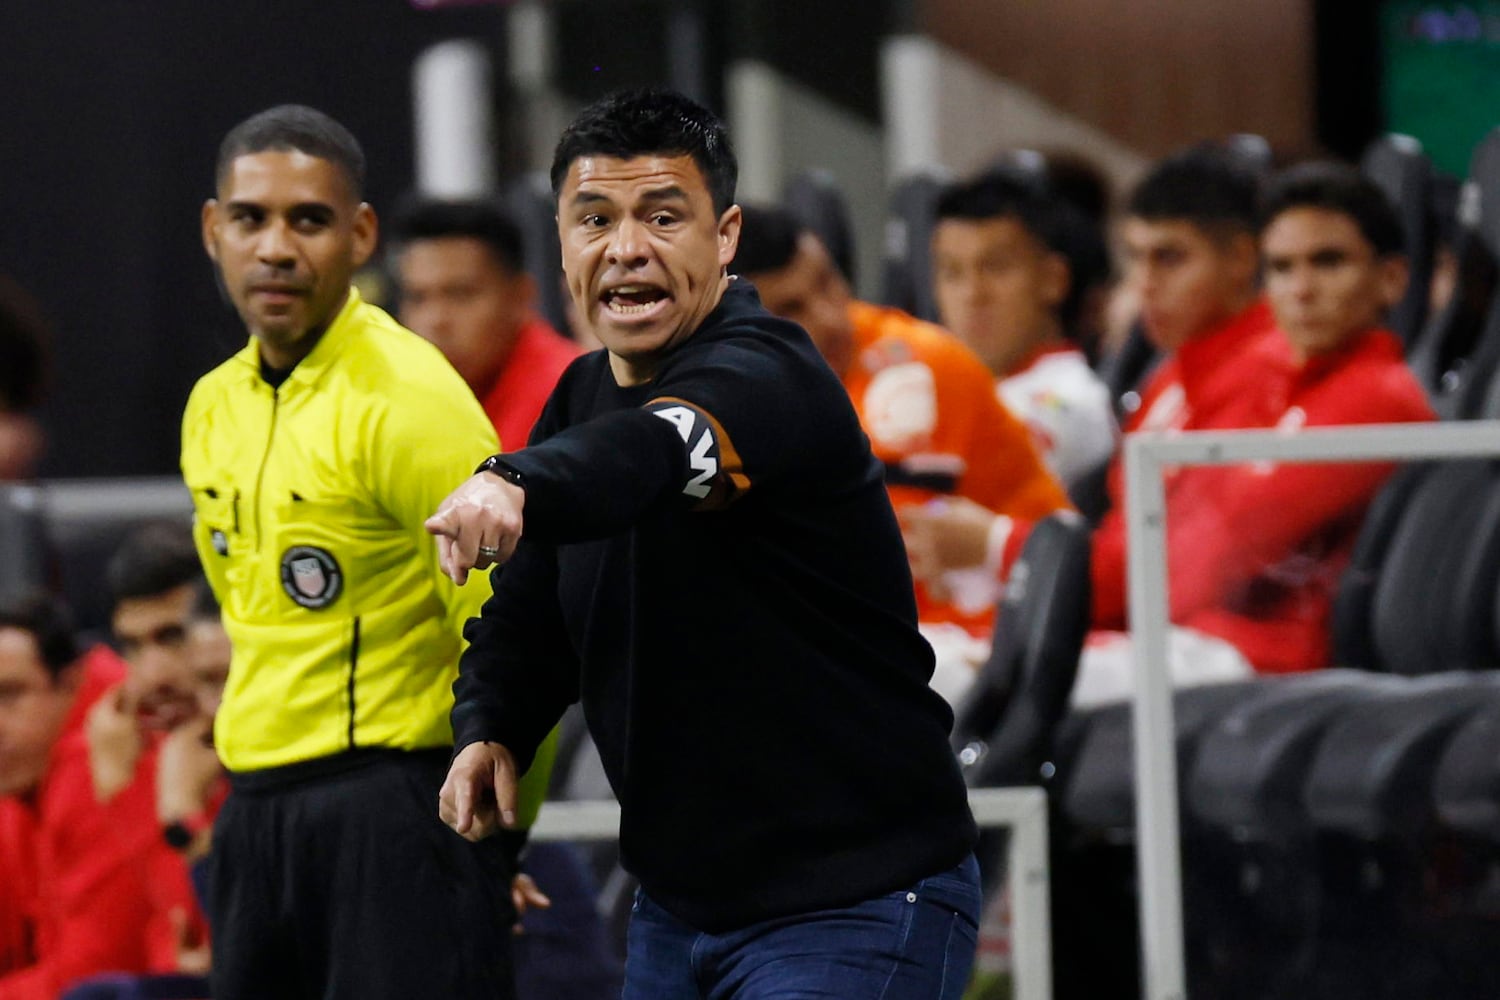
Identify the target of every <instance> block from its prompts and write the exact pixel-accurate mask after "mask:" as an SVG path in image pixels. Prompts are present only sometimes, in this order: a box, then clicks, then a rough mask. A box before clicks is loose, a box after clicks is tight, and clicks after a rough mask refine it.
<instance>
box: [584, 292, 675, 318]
mask: <svg viewBox="0 0 1500 1000" xmlns="http://www.w3.org/2000/svg"><path fill="white" fill-rule="evenodd" d="M670 297H671V296H669V295H668V294H667V293H666V290H665V289H662V288H657V287H656V286H655V285H617V286H615V287H614V288H609V289H606V290H605V292H604V294H603V295H601V296H600V297H599V301H600V302H602V303H603V304H604V308H605V309H607V310H609V311H610V312H611V313H614V314H615V315H616V316H641V315H644V314H646V313H649V312H650V311H651V310H652V309H653V308H655V307H656V306H657V305H658V304H660V303H662V302H665V301H666V300H667V299H669V298H670Z"/></svg>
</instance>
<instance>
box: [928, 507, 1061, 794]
mask: <svg viewBox="0 0 1500 1000" xmlns="http://www.w3.org/2000/svg"><path fill="white" fill-rule="evenodd" d="M1089 541H1090V529H1089V526H1088V524H1087V523H1086V522H1085V521H1084V519H1083V518H1082V517H1080V516H1079V515H1077V514H1075V513H1072V512H1071V511H1063V512H1059V513H1057V514H1053V515H1051V516H1049V517H1046V518H1043V519H1042V520H1041V521H1039V522H1037V524H1036V525H1035V526H1034V527H1033V528H1032V530H1031V534H1030V535H1029V536H1028V537H1027V539H1026V544H1025V545H1024V546H1023V547H1022V550H1021V554H1020V557H1019V558H1018V559H1017V560H1016V562H1015V565H1014V566H1012V567H1011V571H1010V575H1009V576H1008V577H1007V579H1006V582H1005V592H1004V595H1003V596H1002V597H1001V599H1000V605H999V609H998V615H997V619H996V624H995V633H994V641H993V643H992V644H991V646H990V655H989V659H988V660H986V661H985V664H984V667H983V668H982V669H981V670H980V673H979V677H978V679H977V680H976V681H975V682H974V686H973V687H972V688H971V689H970V690H969V693H968V695H967V696H966V697H965V699H964V700H963V702H962V704H961V705H960V706H959V708H958V711H957V712H956V713H955V720H954V726H953V744H954V747H955V749H957V751H958V753H959V760H960V762H961V764H962V765H963V766H964V773H965V778H966V780H968V782H969V783H970V784H971V785H976V786H985V787H994V786H998V785H1014V784H1027V783H1031V782H1035V781H1037V780H1039V778H1040V777H1041V775H1040V769H1041V767H1042V765H1043V763H1044V762H1045V761H1046V760H1047V759H1048V758H1049V757H1050V755H1051V751H1052V740H1053V735H1054V732H1055V730H1056V728H1057V724H1058V721H1059V720H1060V719H1061V718H1062V716H1063V713H1064V712H1065V711H1066V710H1067V706H1068V696H1069V694H1070V693H1071V692H1072V690H1073V678H1074V676H1075V675H1076V674H1077V671H1078V655H1079V652H1080V651H1081V650H1082V648H1083V640H1084V636H1085V635H1086V634H1087V632H1088V627H1089V602H1090V591H1089V555H1090V545H1089Z"/></svg>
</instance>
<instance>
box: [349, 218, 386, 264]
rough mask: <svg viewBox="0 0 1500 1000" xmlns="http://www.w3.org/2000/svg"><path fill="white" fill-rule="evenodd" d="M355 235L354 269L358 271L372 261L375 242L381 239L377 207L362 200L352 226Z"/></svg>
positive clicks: (351, 229)
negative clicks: (376, 212) (372, 206)
mask: <svg viewBox="0 0 1500 1000" xmlns="http://www.w3.org/2000/svg"><path fill="white" fill-rule="evenodd" d="M350 231H351V232H352V234H353V236H354V269H355V270H356V271H357V270H359V269H360V268H362V267H364V266H365V265H366V264H367V263H369V261H370V257H371V256H373V255H374V253H375V244H376V242H378V241H379V239H380V222H379V220H378V219H376V218H375V209H373V208H371V207H370V203H369V202H367V201H362V202H360V203H359V207H358V208H356V209H355V210H354V223H353V225H352V226H351V227H350Z"/></svg>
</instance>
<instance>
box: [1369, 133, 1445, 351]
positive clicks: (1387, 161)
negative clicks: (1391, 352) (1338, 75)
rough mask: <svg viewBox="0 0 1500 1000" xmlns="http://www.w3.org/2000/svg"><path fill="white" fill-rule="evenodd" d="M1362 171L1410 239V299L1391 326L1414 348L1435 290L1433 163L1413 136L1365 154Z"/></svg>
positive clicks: (1389, 140)
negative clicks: (1433, 262) (1394, 212)
mask: <svg viewBox="0 0 1500 1000" xmlns="http://www.w3.org/2000/svg"><path fill="white" fill-rule="evenodd" d="M1360 169H1361V170H1362V171H1363V172H1364V174H1365V176H1366V177H1368V178H1369V179H1370V180H1372V181H1374V182H1375V184H1376V185H1377V186H1378V187H1379V188H1380V189H1381V190H1382V191H1384V192H1385V195H1386V197H1387V198H1389V199H1390V201H1391V206H1392V207H1393V208H1395V210H1396V214H1397V215H1398V216H1399V217H1400V219H1401V227H1402V229H1403V231H1404V232H1405V234H1406V260H1407V266H1408V271H1409V277H1408V279H1407V284H1406V293H1405V294H1404V295H1403V296H1402V297H1401V301H1400V302H1398V303H1397V304H1396V306H1395V307H1394V308H1393V309H1392V310H1391V312H1390V315H1389V317H1388V318H1387V323H1388V325H1389V326H1390V328H1391V329H1392V330H1393V331H1395V333H1396V334H1397V335H1398V336H1400V337H1401V339H1402V341H1403V342H1405V343H1406V344H1407V345H1411V344H1412V343H1414V342H1415V341H1416V340H1417V338H1418V336H1419V335H1420V334H1421V333H1422V328H1423V326H1424V325H1425V324H1426V322H1427V303H1428V299H1429V288H1430V286H1431V284H1432V257H1433V244H1434V237H1435V225H1434V221H1433V218H1432V185H1433V168H1432V161H1431V160H1430V159H1428V157H1427V154H1426V153H1425V152H1423V150H1422V144H1421V143H1420V142H1419V141H1417V140H1416V139H1414V138H1412V137H1411V136H1409V135H1385V136H1381V137H1380V138H1378V139H1376V140H1375V141H1374V142H1373V143H1371V144H1370V147H1369V148H1368V149H1366V150H1365V155H1364V156H1363V157H1362V158H1361V160H1360Z"/></svg>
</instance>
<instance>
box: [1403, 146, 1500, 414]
mask: <svg viewBox="0 0 1500 1000" xmlns="http://www.w3.org/2000/svg"><path fill="white" fill-rule="evenodd" d="M1458 214H1459V237H1458V246H1457V248H1456V251H1455V253H1456V255H1457V257H1458V275H1457V281H1456V285H1455V288H1454V294H1453V297H1452V299H1451V300H1450V301H1449V302H1448V305H1447V306H1446V307H1445V308H1444V309H1443V310H1442V311H1441V312H1439V313H1438V314H1437V315H1436V316H1434V317H1432V319H1431V320H1430V322H1429V323H1428V326H1427V328H1426V329H1424V330H1423V331H1422V333H1421V334H1420V335H1419V336H1418V338H1417V339H1416V341H1415V343H1413V344H1412V345H1411V347H1410V350H1409V351H1408V354H1407V362H1408V364H1410V366H1411V369H1412V372H1413V373H1414V374H1415V375H1416V376H1417V379H1418V380H1419V381H1420V382H1421V383H1422V384H1423V385H1424V386H1425V387H1426V388H1427V391H1428V392H1429V394H1431V396H1432V400H1433V406H1434V407H1435V408H1436V409H1437V411H1438V413H1439V415H1441V416H1442V417H1444V418H1445V419H1452V418H1458V419H1464V418H1469V417H1474V416H1476V415H1479V414H1480V413H1481V412H1482V411H1483V408H1484V406H1485V405H1486V401H1487V399H1489V398H1490V397H1491V396H1492V395H1493V393H1492V385H1491V383H1492V381H1493V380H1494V376H1495V374H1496V370H1497V367H1500V298H1497V296H1496V295H1495V290H1496V284H1497V278H1500V268H1497V264H1496V262H1497V260H1500V128H1496V129H1494V130H1492V131H1491V132H1490V133H1489V134H1488V135H1487V136H1485V138H1484V139H1483V140H1482V141H1481V142H1480V143H1479V145H1478V146H1476V147H1475V149H1474V153H1473V156H1472V158H1471V160H1470V166H1469V178H1468V181H1467V182H1466V183H1465V184H1464V187H1463V191H1462V194H1461V195H1460V198H1459V213H1458Z"/></svg>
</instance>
